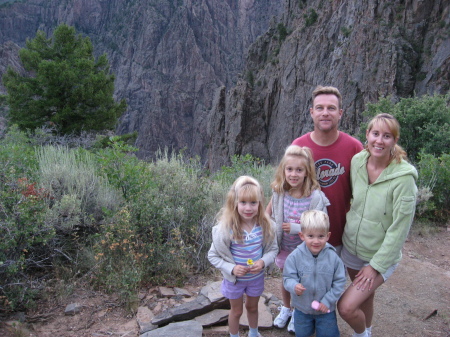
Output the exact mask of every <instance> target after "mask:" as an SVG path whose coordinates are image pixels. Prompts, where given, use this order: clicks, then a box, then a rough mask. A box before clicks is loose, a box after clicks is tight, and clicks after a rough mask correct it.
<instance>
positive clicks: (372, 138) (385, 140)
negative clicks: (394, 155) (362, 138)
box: [366, 123, 398, 159]
mask: <svg viewBox="0 0 450 337" xmlns="http://www.w3.org/2000/svg"><path fill="white" fill-rule="evenodd" d="M366 139H367V149H368V150H369V152H370V155H371V156H373V157H378V158H386V159H389V158H390V156H391V150H393V148H394V146H395V144H397V141H398V139H396V138H394V135H393V134H392V132H391V130H390V129H389V128H388V126H387V125H386V124H385V123H375V124H374V125H373V127H372V129H370V130H367V131H366Z"/></svg>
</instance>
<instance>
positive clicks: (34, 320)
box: [0, 228, 450, 337]
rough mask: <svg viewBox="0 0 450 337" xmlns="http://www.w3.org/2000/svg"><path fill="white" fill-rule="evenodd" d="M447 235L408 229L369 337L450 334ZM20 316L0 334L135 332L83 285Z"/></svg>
mask: <svg viewBox="0 0 450 337" xmlns="http://www.w3.org/2000/svg"><path fill="white" fill-rule="evenodd" d="M449 238H450V229H449V228H443V229H442V230H440V231H439V232H438V233H434V234H426V235H421V234H420V233H417V232H415V233H413V234H410V237H409V239H408V241H407V242H406V244H405V246H404V249H403V260H402V262H401V263H400V265H399V267H398V268H397V270H396V271H395V273H394V274H393V276H392V277H391V278H390V279H389V280H388V282H387V283H386V284H384V285H382V286H381V287H380V288H379V289H378V290H377V293H376V298H375V317H374V324H373V336H374V337H379V336H383V337H386V336H388V337H390V336H408V337H449V336H450V240H449ZM204 281H205V280H202V279H200V280H199V279H193V280H192V282H190V284H188V285H186V288H188V289H190V290H192V291H195V290H197V291H198V289H200V288H201V287H202V286H203V285H204V284H202V283H203V282H204ZM280 283H281V278H280V276H273V277H268V278H267V279H266V291H267V292H271V293H273V294H274V295H275V296H277V297H278V298H281V295H280ZM73 302H78V303H81V304H83V310H82V311H81V312H80V313H79V314H77V315H75V316H65V315H64V309H65V306H66V305H67V304H69V303H73ZM274 315H275V313H274ZM19 318H20V317H15V318H14V317H9V318H8V319H4V320H3V321H2V322H0V336H3V337H25V336H30V337H31V336H33V337H55V336H58V337H66V336H67V337H68V336H77V337H78V336H80V337H84V336H92V337H94V336H95V337H103V336H128V337H131V336H133V337H134V336H139V332H138V330H139V329H138V326H137V323H136V319H135V317H134V316H133V315H131V314H129V312H127V311H126V310H124V309H123V308H121V307H120V306H119V304H118V300H117V298H114V297H110V296H106V295H104V294H100V293H96V292H92V291H86V290H84V289H77V290H76V291H74V292H73V293H72V295H70V296H69V297H68V298H64V299H62V298H59V299H58V300H57V301H56V300H53V301H51V300H48V299H47V300H46V301H43V302H42V303H40V304H39V306H38V307H37V308H36V309H35V310H33V311H32V312H28V313H27V314H26V315H25V322H24V323H19V321H18V320H17V319H19ZM14 319H16V320H14ZM22 319H23V315H22ZM338 323H339V328H340V331H341V336H344V337H346V336H351V334H352V331H351V329H350V328H349V327H348V325H347V324H346V323H345V322H343V321H342V320H341V319H340V318H338ZM261 333H262V335H263V336H264V337H282V336H292V335H290V334H289V333H288V332H287V331H286V329H282V330H280V329H276V328H273V329H270V330H264V331H261ZM241 336H243V337H244V336H246V332H241Z"/></svg>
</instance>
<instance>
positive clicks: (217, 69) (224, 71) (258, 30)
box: [0, 0, 284, 157]
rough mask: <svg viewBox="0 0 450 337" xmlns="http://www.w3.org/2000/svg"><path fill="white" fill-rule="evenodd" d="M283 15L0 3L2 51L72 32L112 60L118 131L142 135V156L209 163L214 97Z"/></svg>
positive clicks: (156, 3)
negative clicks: (123, 106)
mask: <svg viewBox="0 0 450 337" xmlns="http://www.w3.org/2000/svg"><path fill="white" fill-rule="evenodd" d="M2 3H3V5H2ZM1 5H2V6H1ZM283 9H284V4H283V2H282V1H272V0H258V1H255V0H226V1H216V0H200V1H197V0H196V1H193V0H150V1H148V0H145V1H144V0H136V1H125V0H111V1H103V0H68V1H57V2H56V1H51V2H50V1H45V0H33V1H26V2H24V3H19V2H17V3H16V2H12V3H10V4H8V5H6V4H5V1H4V0H0V50H1V49H2V46H3V48H5V47H4V46H5V44H6V43H11V42H13V43H15V44H17V45H19V46H21V47H23V46H24V44H25V40H26V38H33V37H34V36H35V34H36V31H37V29H41V30H43V31H44V32H46V33H47V34H48V35H50V34H51V32H52V31H53V29H54V28H55V27H56V25H57V24H59V23H62V22H65V23H67V24H69V25H73V26H74V27H75V28H76V29H77V32H78V33H82V34H83V35H87V36H89V37H90V38H91V40H92V42H93V44H94V48H95V53H96V54H102V53H106V54H107V55H108V58H109V61H110V63H111V69H112V72H113V73H114V74H115V75H116V83H115V87H116V92H115V94H116V96H117V97H118V98H125V99H126V101H127V103H128V109H127V111H126V113H125V114H124V115H123V116H122V118H121V119H120V122H119V125H118V127H117V132H118V133H127V132H133V131H138V133H139V136H138V139H137V144H136V145H137V146H138V147H139V148H140V151H139V155H140V156H141V157H147V156H150V157H151V156H152V155H153V153H154V151H155V150H157V149H158V148H159V147H161V148H164V147H166V146H167V147H169V148H170V149H171V148H174V149H181V148H187V149H188V152H189V153H191V154H199V155H202V156H203V157H205V156H206V149H207V147H206V146H205V142H206V139H205V136H206V119H207V115H208V112H209V111H210V109H211V106H212V105H211V102H212V99H213V96H214V90H215V89H216V88H217V87H219V86H221V85H225V86H228V87H231V86H232V85H233V83H235V82H236V79H237V77H238V72H239V71H240V70H241V69H242V68H243V66H244V60H245V55H246V52H247V49H248V47H249V45H250V44H251V43H252V42H253V41H254V40H255V39H256V38H257V36H259V35H261V34H262V33H264V32H265V31H266V30H267V28H268V26H269V21H270V19H271V18H272V17H273V16H276V15H278V13H280V12H281V11H282V10H283ZM8 41H11V42H8ZM9 49H10V48H9ZM8 55H9V56H8V58H7V57H6V56H5V57H4V58H2V60H1V63H2V65H3V64H5V63H6V60H8V59H11V53H9V54H8ZM14 55H15V60H16V61H17V56H16V54H14ZM4 61H5V62H4ZM8 63H11V62H10V61H8ZM16 63H17V62H16ZM4 68H6V66H5V67H4ZM0 71H1V72H4V69H0Z"/></svg>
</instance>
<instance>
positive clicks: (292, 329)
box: [287, 313, 295, 334]
mask: <svg viewBox="0 0 450 337" xmlns="http://www.w3.org/2000/svg"><path fill="white" fill-rule="evenodd" d="M287 331H288V332H289V333H294V334H295V325H294V313H292V314H291V320H290V321H289V324H288V327H287Z"/></svg>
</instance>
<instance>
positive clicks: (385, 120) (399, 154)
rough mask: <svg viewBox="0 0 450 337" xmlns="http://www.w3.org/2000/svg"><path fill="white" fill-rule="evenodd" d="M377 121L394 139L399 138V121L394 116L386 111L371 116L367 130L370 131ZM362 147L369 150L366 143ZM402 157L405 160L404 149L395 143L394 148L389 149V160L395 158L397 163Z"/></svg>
mask: <svg viewBox="0 0 450 337" xmlns="http://www.w3.org/2000/svg"><path fill="white" fill-rule="evenodd" d="M379 123H380V124H384V125H386V126H387V127H388V129H389V131H390V132H391V133H392V136H393V137H394V139H396V140H398V139H399V138H400V123H399V122H398V120H397V119H396V118H395V117H394V116H392V115H390V114H388V113H381V114H378V115H376V116H375V117H374V118H372V120H371V121H370V122H369V125H367V131H368V132H370V130H372V128H373V127H374V126H375V125H376V124H379ZM364 148H365V149H366V150H367V151H369V150H368V146H367V143H366V144H365V145H364ZM369 152H370V151H369ZM402 159H405V160H407V156H406V151H405V150H403V148H402V147H401V146H400V145H398V144H395V146H394V149H393V150H392V151H391V162H392V161H394V160H395V161H396V162H397V163H400V162H401V161H402Z"/></svg>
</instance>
